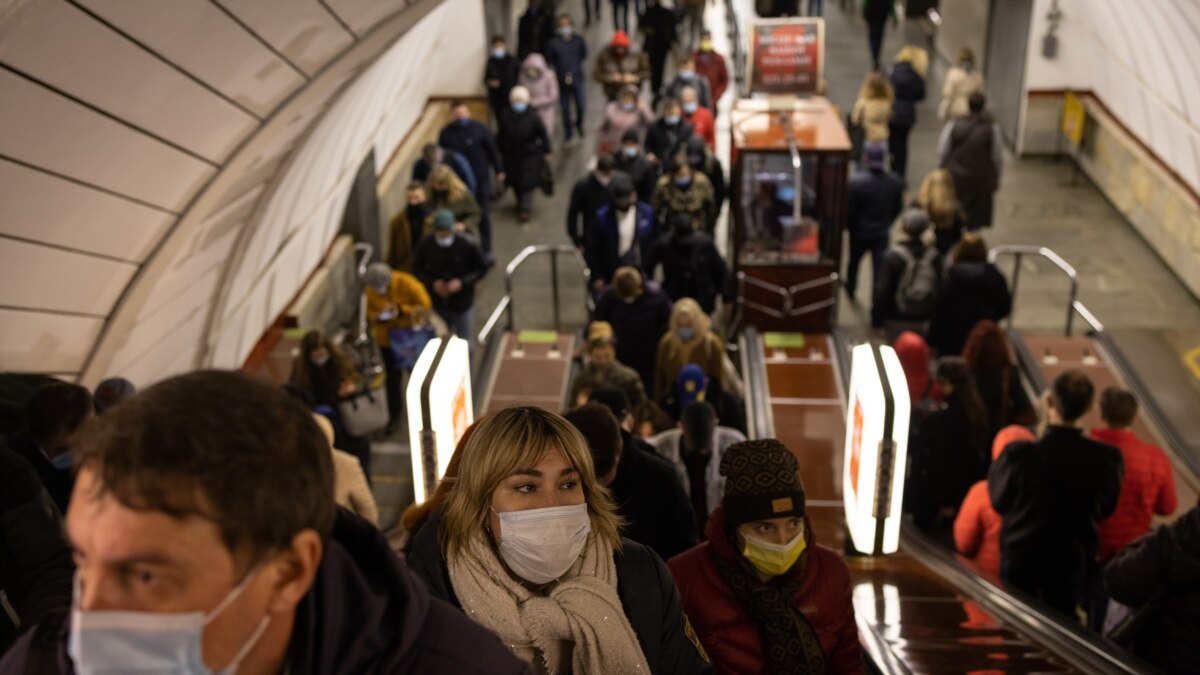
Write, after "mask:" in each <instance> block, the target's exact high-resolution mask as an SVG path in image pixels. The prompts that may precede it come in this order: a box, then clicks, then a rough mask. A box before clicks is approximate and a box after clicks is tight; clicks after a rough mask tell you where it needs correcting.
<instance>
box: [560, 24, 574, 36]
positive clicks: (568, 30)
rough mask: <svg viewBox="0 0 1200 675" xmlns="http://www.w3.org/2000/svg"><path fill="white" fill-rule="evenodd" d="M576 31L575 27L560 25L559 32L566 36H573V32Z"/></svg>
mask: <svg viewBox="0 0 1200 675" xmlns="http://www.w3.org/2000/svg"><path fill="white" fill-rule="evenodd" d="M574 32H575V30H574V29H573V28H571V27H570V26H559V27H558V34H559V35H561V36H562V37H565V38H569V37H571V34H572V33H574Z"/></svg>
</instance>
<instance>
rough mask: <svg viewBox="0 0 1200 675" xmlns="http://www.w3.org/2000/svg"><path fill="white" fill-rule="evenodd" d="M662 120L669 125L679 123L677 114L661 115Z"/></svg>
mask: <svg viewBox="0 0 1200 675" xmlns="http://www.w3.org/2000/svg"><path fill="white" fill-rule="evenodd" d="M663 121H664V122H666V123H667V124H669V125H671V126H675V125H676V124H679V115H667V116H665V117H663Z"/></svg>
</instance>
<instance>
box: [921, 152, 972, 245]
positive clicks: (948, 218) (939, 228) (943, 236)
mask: <svg viewBox="0 0 1200 675" xmlns="http://www.w3.org/2000/svg"><path fill="white" fill-rule="evenodd" d="M917 205H918V206H920V207H921V208H923V209H925V212H926V213H928V214H929V219H930V220H931V221H933V227H934V233H935V234H936V235H937V247H938V251H939V252H940V253H941V254H942V258H943V259H945V260H947V261H948V260H949V254H950V251H951V250H952V249H953V248H954V247H955V245H957V244H958V242H959V240H960V239H962V234H963V223H964V222H965V217H964V216H963V211H962V207H961V206H959V203H958V196H957V195H956V193H955V192H954V179H953V178H951V176H950V172H949V171H947V170H945V169H934V170H933V171H930V172H929V175H927V176H925V180H923V181H921V190H920V192H919V193H918V195H917Z"/></svg>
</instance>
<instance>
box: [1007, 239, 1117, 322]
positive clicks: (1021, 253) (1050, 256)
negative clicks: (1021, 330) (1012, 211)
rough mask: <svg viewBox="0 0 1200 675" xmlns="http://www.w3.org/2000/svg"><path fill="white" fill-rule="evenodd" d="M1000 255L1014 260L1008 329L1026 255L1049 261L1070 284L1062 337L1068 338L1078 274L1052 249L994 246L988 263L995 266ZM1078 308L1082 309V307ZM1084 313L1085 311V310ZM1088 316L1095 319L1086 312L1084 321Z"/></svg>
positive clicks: (1012, 245) (1076, 293) (1074, 309)
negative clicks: (1064, 328)
mask: <svg viewBox="0 0 1200 675" xmlns="http://www.w3.org/2000/svg"><path fill="white" fill-rule="evenodd" d="M1002 255H1011V256H1013V258H1014V262H1013V271H1012V279H1011V280H1010V284H1011V289H1010V292H1011V294H1012V298H1013V307H1012V309H1011V311H1009V313H1008V327H1009V328H1012V325H1013V317H1014V316H1016V313H1017V311H1016V298H1017V283H1018V281H1019V280H1020V278H1021V259H1022V258H1024V257H1025V256H1026V255H1035V256H1038V257H1040V258H1044V259H1045V260H1048V261H1050V262H1051V263H1052V264H1053V265H1054V266H1055V267H1057V268H1058V269H1059V270H1060V271H1061V272H1062V273H1063V274H1065V275H1066V276H1067V279H1068V280H1070V282H1071V290H1070V295H1069V297H1068V299H1067V327H1066V330H1065V331H1064V335H1066V336H1067V337H1070V336H1071V324H1072V323H1074V320H1075V312H1076V304H1077V297H1078V295H1079V273H1078V272H1076V271H1075V267H1074V266H1072V265H1071V263H1069V262H1067V261H1066V260H1065V259H1063V257H1062V256H1060V255H1059V254H1057V253H1055V252H1054V251H1053V250H1052V249H1049V248H1046V247H1045V246H1029V245H1026V244H1003V245H1000V246H994V247H992V250H990V251H988V262H989V263H992V264H995V263H996V260H997V259H998V258H999V257H1000V256H1002ZM1080 306H1081V307H1082V305H1080ZM1084 311H1085V312H1086V311H1087V310H1086V308H1085V309H1084ZM1088 316H1091V318H1092V319H1095V317H1094V316H1092V315H1091V312H1088V313H1087V316H1085V317H1084V318H1085V319H1086V318H1087V317H1088ZM1097 323H1098V322H1097Z"/></svg>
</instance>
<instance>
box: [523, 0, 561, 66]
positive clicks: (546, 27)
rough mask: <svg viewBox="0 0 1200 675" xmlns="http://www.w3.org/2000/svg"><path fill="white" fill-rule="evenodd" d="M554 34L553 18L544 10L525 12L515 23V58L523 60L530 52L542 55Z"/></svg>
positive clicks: (531, 9) (530, 9)
mask: <svg viewBox="0 0 1200 675" xmlns="http://www.w3.org/2000/svg"><path fill="white" fill-rule="evenodd" d="M553 34H554V16H553V15H551V13H550V12H549V11H547V10H545V9H533V8H532V7H531V8H529V9H527V10H525V13H524V14H522V15H521V19H520V20H519V21H517V58H518V59H520V60H522V61H523V60H525V57H526V56H529V54H530V53H531V52H537V53H539V54H544V53H545V52H546V43H547V42H549V41H550V37H551V36H552V35H553Z"/></svg>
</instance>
